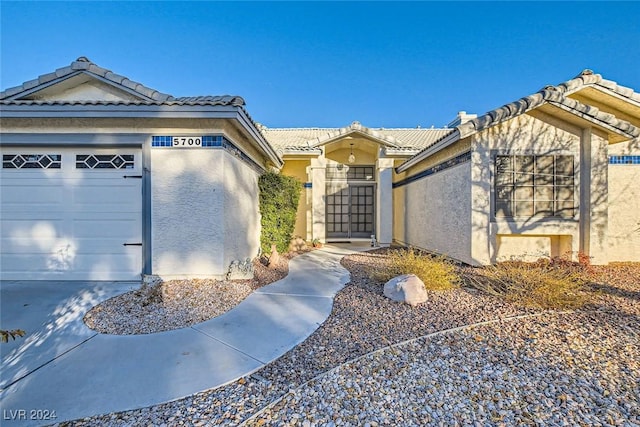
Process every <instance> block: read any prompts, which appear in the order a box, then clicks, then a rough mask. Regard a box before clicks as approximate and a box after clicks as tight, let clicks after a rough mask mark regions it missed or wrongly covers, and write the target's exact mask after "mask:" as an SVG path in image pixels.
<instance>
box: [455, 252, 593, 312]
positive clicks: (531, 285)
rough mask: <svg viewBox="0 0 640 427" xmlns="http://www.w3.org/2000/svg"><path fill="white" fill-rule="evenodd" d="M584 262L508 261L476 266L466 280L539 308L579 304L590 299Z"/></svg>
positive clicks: (486, 289)
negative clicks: (586, 287)
mask: <svg viewBox="0 0 640 427" xmlns="http://www.w3.org/2000/svg"><path fill="white" fill-rule="evenodd" d="M584 268H585V267H584V266H582V265H581V264H579V263H574V262H571V261H567V260H566V259H559V258H558V259H555V258H554V259H551V260H539V261H536V262H533V263H527V262H522V261H508V262H502V263H498V264H496V265H494V266H487V267H483V268H478V269H474V270H473V272H469V273H467V274H465V277H464V278H465V282H466V284H468V285H470V286H472V287H474V288H476V289H479V290H481V291H483V292H485V293H488V294H491V295H494V296H499V297H503V298H505V299H507V300H508V301H511V302H515V303H519V304H522V305H524V306H528V307H537V308H544V309H546V308H555V309H563V308H579V307H581V306H582V305H584V304H585V303H586V302H587V301H588V294H587V293H586V292H585V291H584V289H583V288H584V285H585V283H586V280H585V278H584V277H585V275H584Z"/></svg>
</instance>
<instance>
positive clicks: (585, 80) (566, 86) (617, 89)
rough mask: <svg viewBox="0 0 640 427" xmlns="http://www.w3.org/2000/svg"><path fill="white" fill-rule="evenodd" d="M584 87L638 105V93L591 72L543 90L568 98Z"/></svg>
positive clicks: (639, 101) (639, 102)
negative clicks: (612, 94) (592, 87)
mask: <svg viewBox="0 0 640 427" xmlns="http://www.w3.org/2000/svg"><path fill="white" fill-rule="evenodd" d="M585 86H595V87H596V88H598V89H600V90H602V89H604V90H608V91H611V92H614V93H616V94H617V95H619V96H621V97H624V98H627V100H629V101H632V102H635V103H638V104H640V93H636V92H635V91H634V90H633V89H631V88H628V87H626V86H621V85H619V84H618V83H617V82H614V81H612V80H606V79H604V78H603V77H602V76H601V75H600V74H596V73H594V72H593V71H591V70H584V71H583V72H582V73H580V74H579V75H578V76H576V77H575V78H573V79H571V80H568V81H566V82H564V83H561V84H559V85H557V86H547V87H546V88H545V89H547V88H553V90H557V91H559V92H562V93H563V94H564V95H565V96H569V95H571V94H572V93H574V92H577V91H579V90H580V89H582V88H584V87H585Z"/></svg>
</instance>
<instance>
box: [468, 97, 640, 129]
mask: <svg viewBox="0 0 640 427" xmlns="http://www.w3.org/2000/svg"><path fill="white" fill-rule="evenodd" d="M543 104H551V105H554V106H557V107H559V108H562V109H564V110H567V111H571V112H573V113H575V114H577V115H581V116H583V117H584V118H587V119H591V120H592V121H595V122H596V123H598V124H601V125H603V126H609V127H611V128H613V129H614V130H617V131H619V132H621V133H625V134H627V135H628V136H629V137H630V138H631V139H633V138H636V137H638V136H640V129H638V128H637V127H635V126H633V125H632V124H631V123H629V122H627V121H625V120H621V119H618V118H617V117H616V116H615V115H613V114H610V113H606V112H604V111H601V110H599V109H598V108H596V107H593V106H591V105H586V104H583V103H581V102H579V101H576V100H575V99H571V98H567V97H566V96H565V90H563V89H562V88H559V87H558V86H547V87H545V88H544V89H542V90H541V91H539V92H537V93H534V94H533V95H529V96H526V97H524V98H520V99H519V100H517V101H514V102H511V103H509V104H506V105H503V106H502V107H500V108H496V109H495V110H491V111H489V112H488V113H486V114H484V115H482V116H480V117H478V118H476V119H473V120H469V121H468V122H465V123H462V124H461V125H458V126H457V127H456V129H457V130H458V132H459V133H460V138H466V137H467V136H469V135H472V134H474V133H476V132H479V131H481V130H484V129H487V128H489V127H491V126H494V125H497V124H499V123H501V122H504V121H506V120H509V119H512V118H514V117H516V116H519V115H520V114H523V113H526V112H527V111H530V110H533V109H534V108H537V107H539V106H541V105H543Z"/></svg>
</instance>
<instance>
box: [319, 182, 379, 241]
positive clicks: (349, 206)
mask: <svg viewBox="0 0 640 427" xmlns="http://www.w3.org/2000/svg"><path fill="white" fill-rule="evenodd" d="M374 189H375V187H374V184H347V183H346V182H340V183H338V182H333V183H330V184H328V185H327V237H328V238H336V237H342V238H344V237H346V238H350V237H365V238H369V237H370V236H371V235H372V234H374V212H375V211H374V194H375V191H374Z"/></svg>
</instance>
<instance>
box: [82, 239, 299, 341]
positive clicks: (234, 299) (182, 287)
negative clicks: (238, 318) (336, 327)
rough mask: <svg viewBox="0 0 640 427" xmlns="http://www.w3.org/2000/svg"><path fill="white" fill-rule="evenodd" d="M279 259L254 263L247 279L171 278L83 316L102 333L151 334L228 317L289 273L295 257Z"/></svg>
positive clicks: (126, 295) (292, 255) (285, 256)
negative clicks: (270, 284) (263, 289)
mask: <svg viewBox="0 0 640 427" xmlns="http://www.w3.org/2000/svg"><path fill="white" fill-rule="evenodd" d="M302 252H307V251H301V252H293V253H289V254H284V255H281V256H280V259H279V262H278V263H277V264H276V265H274V266H272V267H270V268H268V267H266V266H265V265H264V264H263V263H262V262H260V261H259V260H256V261H254V263H253V266H254V278H253V279H251V280H234V281H224V280H212V279H190V280H171V281H167V282H161V283H157V284H155V285H152V286H151V285H150V286H144V287H141V288H140V289H135V290H133V291H131V292H127V293H124V294H122V295H118V296H116V297H113V298H110V299H108V300H106V301H104V302H102V303H100V304H98V305H97V306H95V307H93V308H92V309H91V310H89V312H88V313H87V314H86V315H85V316H84V322H85V323H86V325H87V326H89V327H90V328H91V329H93V330H95V331H98V332H101V333H103V334H114V335H130V334H150V333H154V332H162V331H169V330H173V329H179V328H184V327H187V326H191V325H195V324H196V323H200V322H204V321H205V320H209V319H211V318H214V317H216V316H220V315H221V314H224V313H226V312H227V311H229V310H231V309H232V308H233V307H235V306H236V305H238V304H240V303H241V302H242V300H244V299H245V298H246V297H248V296H249V294H251V292H253V291H255V290H256V289H258V288H260V287H262V286H264V285H266V284H269V283H272V282H275V281H276V280H280V279H282V278H283V277H285V276H286V275H287V273H288V271H289V260H290V259H291V258H293V257H294V256H296V255H298V254H299V253H302Z"/></svg>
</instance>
